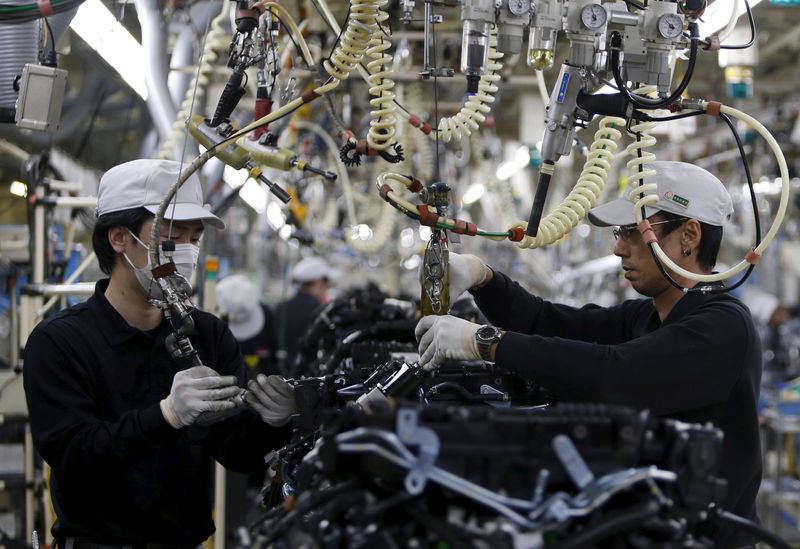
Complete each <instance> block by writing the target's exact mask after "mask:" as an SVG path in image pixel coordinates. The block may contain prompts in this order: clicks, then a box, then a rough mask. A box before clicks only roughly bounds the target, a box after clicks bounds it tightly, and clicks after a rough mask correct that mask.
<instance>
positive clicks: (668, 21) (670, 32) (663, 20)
mask: <svg viewBox="0 0 800 549" xmlns="http://www.w3.org/2000/svg"><path fill="white" fill-rule="evenodd" d="M682 32H683V19H681V16H680V15H677V14H675V13H666V14H664V15H662V16H661V17H659V18H658V33H659V34H660V35H661V36H663V37H664V38H670V39H672V38H677V37H678V36H680V35H681V33H682Z"/></svg>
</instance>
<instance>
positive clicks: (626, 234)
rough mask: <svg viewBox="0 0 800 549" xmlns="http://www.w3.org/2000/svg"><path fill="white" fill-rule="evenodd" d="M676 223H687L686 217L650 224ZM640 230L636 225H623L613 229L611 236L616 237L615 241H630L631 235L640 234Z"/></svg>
mask: <svg viewBox="0 0 800 549" xmlns="http://www.w3.org/2000/svg"><path fill="white" fill-rule="evenodd" d="M676 221H681V222H683V221H686V218H685V217H679V218H678V219H667V220H666V221H656V222H654V223H650V226H651V227H652V226H654V225H663V224H664V223H675V222H676ZM638 232H639V228H638V227H637V226H636V225H622V226H621V227H614V228H613V229H611V234H613V235H614V240H619V239H620V238H621V239H622V240H628V239H629V238H630V237H631V234H633V233H638Z"/></svg>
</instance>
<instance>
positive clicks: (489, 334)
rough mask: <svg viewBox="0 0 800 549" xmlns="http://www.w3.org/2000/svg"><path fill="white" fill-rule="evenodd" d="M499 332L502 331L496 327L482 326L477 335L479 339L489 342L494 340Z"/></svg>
mask: <svg viewBox="0 0 800 549" xmlns="http://www.w3.org/2000/svg"><path fill="white" fill-rule="evenodd" d="M499 332H500V329H499V328H497V327H495V326H481V327H480V328H478V331H477V332H476V333H475V335H477V336H478V339H481V340H483V341H489V340H491V339H493V338H494V337H495V336H496V335H497V334H498V333H499Z"/></svg>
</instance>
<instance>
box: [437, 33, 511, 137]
mask: <svg viewBox="0 0 800 549" xmlns="http://www.w3.org/2000/svg"><path fill="white" fill-rule="evenodd" d="M502 58H503V54H502V53H500V52H499V51H497V27H494V28H492V31H491V34H490V35H489V54H488V61H487V64H486V72H485V73H484V74H483V76H481V79H480V81H479V83H478V93H475V94H473V95H471V96H470V97H468V98H467V100H466V102H465V103H464V105H463V106H462V107H461V110H460V111H459V112H458V113H457V114H455V115H453V116H450V117H446V118H441V119H440V120H439V125H438V129H439V137H440V138H441V139H442V141H444V142H445V143H447V142H449V141H451V140H452V139H454V138H455V139H459V140H460V139H461V138H462V137H469V136H470V135H472V132H473V131H475V130H477V129H478V128H479V127H480V124H482V123H483V121H484V120H486V116H487V115H488V114H489V112H490V111H491V110H492V103H494V100H495V97H494V94H495V93H497V90H498V87H497V85H496V82H497V81H498V80H500V71H501V70H502V69H503V64H502V63H501V62H500V59H502ZM429 135H430V136H431V138H434V139H435V138H436V134H435V133H430V134H429Z"/></svg>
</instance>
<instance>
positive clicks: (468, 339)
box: [414, 315, 481, 371]
mask: <svg viewBox="0 0 800 549" xmlns="http://www.w3.org/2000/svg"><path fill="white" fill-rule="evenodd" d="M478 328H480V325H479V324H475V323H473V322H469V321H468V320H464V319H461V318H458V317H455V316H450V315H442V316H437V315H430V316H426V317H423V318H422V319H421V320H420V321H419V322H418V323H417V327H416V328H415V329H414V335H415V336H416V338H417V341H418V342H419V365H420V366H422V369H423V370H426V371H430V370H436V369H437V368H438V367H439V366H441V365H442V363H443V362H444V361H445V360H480V358H481V355H480V353H479V352H478V343H477V342H476V341H475V332H477V331H478Z"/></svg>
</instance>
